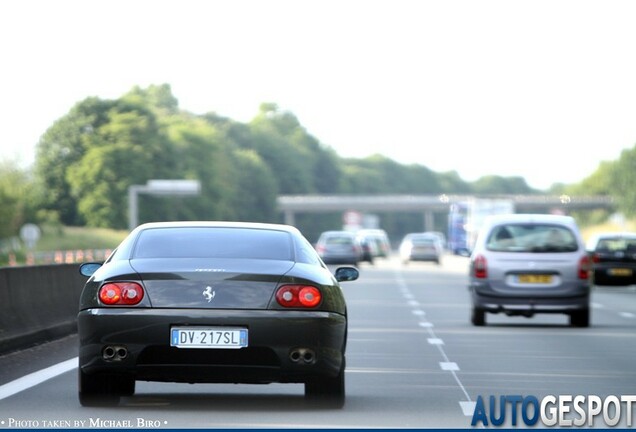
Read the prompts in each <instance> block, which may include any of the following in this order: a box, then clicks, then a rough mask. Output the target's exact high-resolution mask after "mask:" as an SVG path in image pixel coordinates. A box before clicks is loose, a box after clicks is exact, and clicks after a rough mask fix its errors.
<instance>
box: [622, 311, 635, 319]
mask: <svg viewBox="0 0 636 432" xmlns="http://www.w3.org/2000/svg"><path fill="white" fill-rule="evenodd" d="M619 315H620V316H622V317H623V318H634V317H636V315H634V314H633V313H631V312H621V313H620V314H619Z"/></svg>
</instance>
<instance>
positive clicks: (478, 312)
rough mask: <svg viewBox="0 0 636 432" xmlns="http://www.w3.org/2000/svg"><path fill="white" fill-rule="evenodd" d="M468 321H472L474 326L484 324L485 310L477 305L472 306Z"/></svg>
mask: <svg viewBox="0 0 636 432" xmlns="http://www.w3.org/2000/svg"><path fill="white" fill-rule="evenodd" d="M470 322H472V323H473V325H474V326H479V327H481V326H484V325H486V311H485V310H483V309H481V308H478V307H477V306H473V310H472V313H471V315H470Z"/></svg>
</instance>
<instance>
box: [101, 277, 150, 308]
mask: <svg viewBox="0 0 636 432" xmlns="http://www.w3.org/2000/svg"><path fill="white" fill-rule="evenodd" d="M143 298H144V289H143V287H142V286H141V285H140V284H138V283H136V282H110V283H107V284H104V285H102V287H101V288H100V289H99V299H100V300H101V302H102V303H104V304H105V305H109V306H113V305H136V304H138V303H139V302H140V301H141V300H142V299H143Z"/></svg>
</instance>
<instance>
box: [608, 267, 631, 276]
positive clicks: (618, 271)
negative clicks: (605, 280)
mask: <svg viewBox="0 0 636 432" xmlns="http://www.w3.org/2000/svg"><path fill="white" fill-rule="evenodd" d="M607 273H609V274H610V275H612V276H631V275H632V269H627V268H613V269H608V270H607Z"/></svg>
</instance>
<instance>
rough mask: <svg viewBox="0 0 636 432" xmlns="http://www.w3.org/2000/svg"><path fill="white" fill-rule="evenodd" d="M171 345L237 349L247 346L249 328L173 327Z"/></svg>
mask: <svg viewBox="0 0 636 432" xmlns="http://www.w3.org/2000/svg"><path fill="white" fill-rule="evenodd" d="M170 346H173V347H177V348H216V349H235V348H245V347H247V329H246V328H230V327H172V328H171V329H170Z"/></svg>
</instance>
